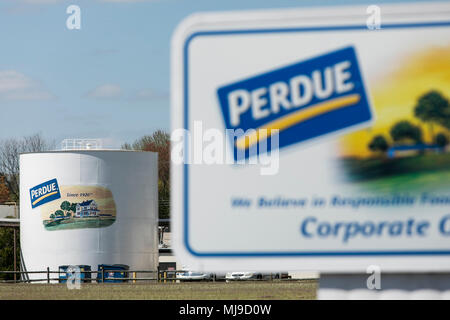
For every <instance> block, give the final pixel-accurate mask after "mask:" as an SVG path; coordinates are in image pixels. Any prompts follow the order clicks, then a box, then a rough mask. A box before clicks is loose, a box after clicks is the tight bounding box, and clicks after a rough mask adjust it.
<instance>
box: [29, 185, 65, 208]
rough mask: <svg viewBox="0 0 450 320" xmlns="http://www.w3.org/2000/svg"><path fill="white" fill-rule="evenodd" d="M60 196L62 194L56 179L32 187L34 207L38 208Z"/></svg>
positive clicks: (31, 196) (32, 203)
mask: <svg viewBox="0 0 450 320" xmlns="http://www.w3.org/2000/svg"><path fill="white" fill-rule="evenodd" d="M59 198H61V194H60V192H59V186H58V181H56V179H52V180H49V181H46V182H44V183H41V184H39V185H37V186H35V187H33V188H31V189H30V199H31V207H32V208H36V207H38V206H40V205H43V204H45V203H47V202H50V201H53V200H56V199H59Z"/></svg>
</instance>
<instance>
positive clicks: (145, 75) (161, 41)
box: [0, 0, 405, 147]
mask: <svg viewBox="0 0 450 320" xmlns="http://www.w3.org/2000/svg"><path fill="white" fill-rule="evenodd" d="M387 2H401V1H355V0H353V1H352V0H347V1H321V0H319V1H312V0H311V1H309V0H308V1H285V0H265V1H262V0H223V1H218V0H150V1H145V0H140V1H135V0H102V1H100V0H83V1H76V0H71V1H65V0H2V1H1V4H0V39H1V42H2V46H1V56H0V57H1V58H0V106H1V110H2V118H3V121H2V125H1V126H0V139H3V138H9V137H21V136H24V135H30V134H34V133H38V132H39V133H41V134H42V135H43V136H44V137H45V138H47V139H50V140H54V141H55V142H56V143H57V144H58V143H59V142H60V141H61V140H62V139H64V138H104V139H107V140H108V142H107V143H108V144H110V145H111V146H113V147H118V146H120V145H121V144H122V143H124V142H132V141H134V140H135V139H137V138H139V137H141V136H142V135H145V134H150V133H151V132H153V131H154V130H155V129H158V128H161V129H165V130H169V126H170V112H169V103H170V102H169V101H170V99H169V95H170V91H169V68H170V61H169V57H170V38H171V35H172V32H173V31H174V29H175V27H176V26H177V24H178V23H179V22H180V21H181V20H182V19H183V18H184V17H186V16H188V15H189V14H191V13H194V12H200V11H225V10H239V9H243V10H244V9H263V8H290V7H303V6H317V5H336V4H380V3H387ZM403 2H405V1H403ZM70 4H76V5H78V6H80V8H81V30H68V29H67V28H66V19H67V17H68V16H69V15H68V14H66V8H67V7H68V6H69V5H70Z"/></svg>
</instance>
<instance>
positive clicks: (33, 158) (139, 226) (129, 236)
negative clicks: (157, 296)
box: [20, 150, 158, 279]
mask: <svg viewBox="0 0 450 320" xmlns="http://www.w3.org/2000/svg"><path fill="white" fill-rule="evenodd" d="M157 162H158V159H157V154H156V153H152V152H133V151H97V150H89V151H84V150H79V151H54V152H43V153H27V154H21V155H20V230H21V234H20V243H21V249H22V255H23V262H24V265H25V269H26V270H27V271H42V270H46V268H47V267H49V268H50V270H52V271H57V270H58V267H59V266H61V265H90V266H91V268H92V270H93V271H95V270H97V266H98V265H99V264H125V265H129V266H130V270H157V266H158V239H157V238H158V236H157V227H158V169H157V166H158V163H157ZM147 276H148V275H147ZM52 277H57V275H56V274H53V275H52ZM93 277H95V274H93ZM29 278H30V279H38V278H41V279H42V278H45V274H40V275H36V274H29Z"/></svg>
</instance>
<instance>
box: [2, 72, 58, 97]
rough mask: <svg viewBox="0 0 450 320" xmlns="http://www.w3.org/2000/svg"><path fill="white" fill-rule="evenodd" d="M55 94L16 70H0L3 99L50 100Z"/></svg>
mask: <svg viewBox="0 0 450 320" xmlns="http://www.w3.org/2000/svg"><path fill="white" fill-rule="evenodd" d="M53 98H54V96H53V95H52V94H51V93H50V92H48V91H47V90H46V89H45V88H44V87H43V86H42V85H41V84H40V83H39V82H38V81H36V80H33V79H31V78H29V77H27V76H26V75H24V74H23V73H21V72H18V71H16V70H0V99H1V100H50V99H53Z"/></svg>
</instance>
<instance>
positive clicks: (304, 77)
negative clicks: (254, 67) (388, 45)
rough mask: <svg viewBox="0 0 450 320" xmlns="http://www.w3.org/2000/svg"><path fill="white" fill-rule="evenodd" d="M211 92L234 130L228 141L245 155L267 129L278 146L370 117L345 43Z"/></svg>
mask: <svg viewBox="0 0 450 320" xmlns="http://www.w3.org/2000/svg"><path fill="white" fill-rule="evenodd" d="M217 94H218V98H219V102H220V106H221V109H222V113H223V117H224V120H225V126H226V129H234V130H235V136H234V137H232V144H233V145H234V146H235V148H236V150H239V149H241V151H242V150H244V151H247V152H245V156H246V157H248V156H249V153H248V149H249V148H251V147H252V146H256V145H257V144H258V143H259V142H260V141H262V140H263V139H266V138H267V137H270V136H271V132H272V130H273V129H278V130H279V143H278V146H279V148H283V147H286V146H289V145H291V144H294V143H299V142H303V141H306V140H309V139H312V138H316V137H319V136H322V135H325V134H328V133H332V132H335V131H338V130H342V129H345V128H348V127H351V126H354V125H357V124H362V123H364V122H368V121H371V120H372V112H371V108H370V106H369V102H368V98H367V95H366V91H365V88H364V83H363V79H362V76H361V72H360V70H359V66H358V60H357V57H356V53H355V49H354V48H353V47H351V46H350V47H346V48H343V49H340V50H336V51H333V52H329V53H326V54H324V55H321V56H317V57H314V58H312V59H308V60H305V61H301V62H298V63H295V64H292V65H289V66H285V67H282V68H280V69H276V70H273V71H270V72H267V73H263V74H260V75H257V76H254V77H251V78H248V79H245V80H242V81H239V82H235V83H232V84H229V85H226V86H223V87H221V88H219V89H218V90H217ZM237 129H242V130H237ZM274 132H275V131H274ZM270 149H271V148H270V145H269V143H268V145H267V151H270ZM236 154H237V153H235V154H234V156H235V158H236Z"/></svg>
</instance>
